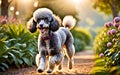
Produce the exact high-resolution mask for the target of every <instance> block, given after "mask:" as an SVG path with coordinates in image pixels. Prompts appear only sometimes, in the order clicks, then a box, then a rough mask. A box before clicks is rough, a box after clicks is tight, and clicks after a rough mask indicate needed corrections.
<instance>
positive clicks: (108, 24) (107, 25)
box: [104, 22, 113, 28]
mask: <svg viewBox="0 0 120 75" xmlns="http://www.w3.org/2000/svg"><path fill="white" fill-rule="evenodd" d="M112 25H113V24H112V22H107V23H105V25H104V26H105V27H107V28H108V27H110V26H112Z"/></svg>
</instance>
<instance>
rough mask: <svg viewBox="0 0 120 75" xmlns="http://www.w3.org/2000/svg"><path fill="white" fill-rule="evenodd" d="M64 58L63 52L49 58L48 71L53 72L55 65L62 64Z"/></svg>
mask: <svg viewBox="0 0 120 75" xmlns="http://www.w3.org/2000/svg"><path fill="white" fill-rule="evenodd" d="M62 58H63V54H61V53H59V54H56V55H54V56H51V58H50V60H49V68H48V71H47V73H51V72H52V71H53V69H54V68H55V65H60V64H61V61H62Z"/></svg>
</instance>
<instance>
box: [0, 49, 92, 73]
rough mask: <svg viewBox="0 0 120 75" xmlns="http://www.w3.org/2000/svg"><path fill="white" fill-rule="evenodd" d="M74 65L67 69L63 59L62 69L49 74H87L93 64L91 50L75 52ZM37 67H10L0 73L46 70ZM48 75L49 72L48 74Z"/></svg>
mask: <svg viewBox="0 0 120 75" xmlns="http://www.w3.org/2000/svg"><path fill="white" fill-rule="evenodd" d="M74 61H75V62H74V67H73V69H72V70H68V68H67V59H65V61H64V65H63V69H62V70H61V71H54V72H53V73H50V74H59V75H61V74H76V75H83V74H85V75H86V74H89V73H90V71H91V69H92V68H93V66H94V53H93V51H92V50H85V51H81V52H77V53H76V54H75V59H74ZM36 69H37V67H36V66H32V67H27V68H20V69H16V68H10V69H9V70H7V71H6V72H2V73H0V75H41V74H47V73H46V72H43V73H38V72H37V71H36ZM48 75H49V74H48Z"/></svg>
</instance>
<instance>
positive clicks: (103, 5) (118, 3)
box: [92, 0, 120, 18]
mask: <svg viewBox="0 0 120 75" xmlns="http://www.w3.org/2000/svg"><path fill="white" fill-rule="evenodd" d="M92 1H93V2H94V3H93V7H94V8H95V9H98V10H99V11H101V12H104V13H105V14H107V15H110V14H112V16H113V18H114V17H117V16H118V13H119V12H120V0H92Z"/></svg>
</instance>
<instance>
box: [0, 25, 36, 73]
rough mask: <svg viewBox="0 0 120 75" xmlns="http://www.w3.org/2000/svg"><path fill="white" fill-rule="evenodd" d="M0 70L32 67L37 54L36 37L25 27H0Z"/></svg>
mask: <svg viewBox="0 0 120 75" xmlns="http://www.w3.org/2000/svg"><path fill="white" fill-rule="evenodd" d="M0 29H1V30H0V70H2V71H5V70H6V69H8V68H9V65H15V66H16V67H20V66H21V65H28V66H31V65H32V64H33V63H34V58H35V55H36V53H37V45H36V44H37V42H36V37H35V36H34V35H32V34H30V33H29V32H28V31H27V29H26V27H25V26H23V25H4V26H1V27H0Z"/></svg>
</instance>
